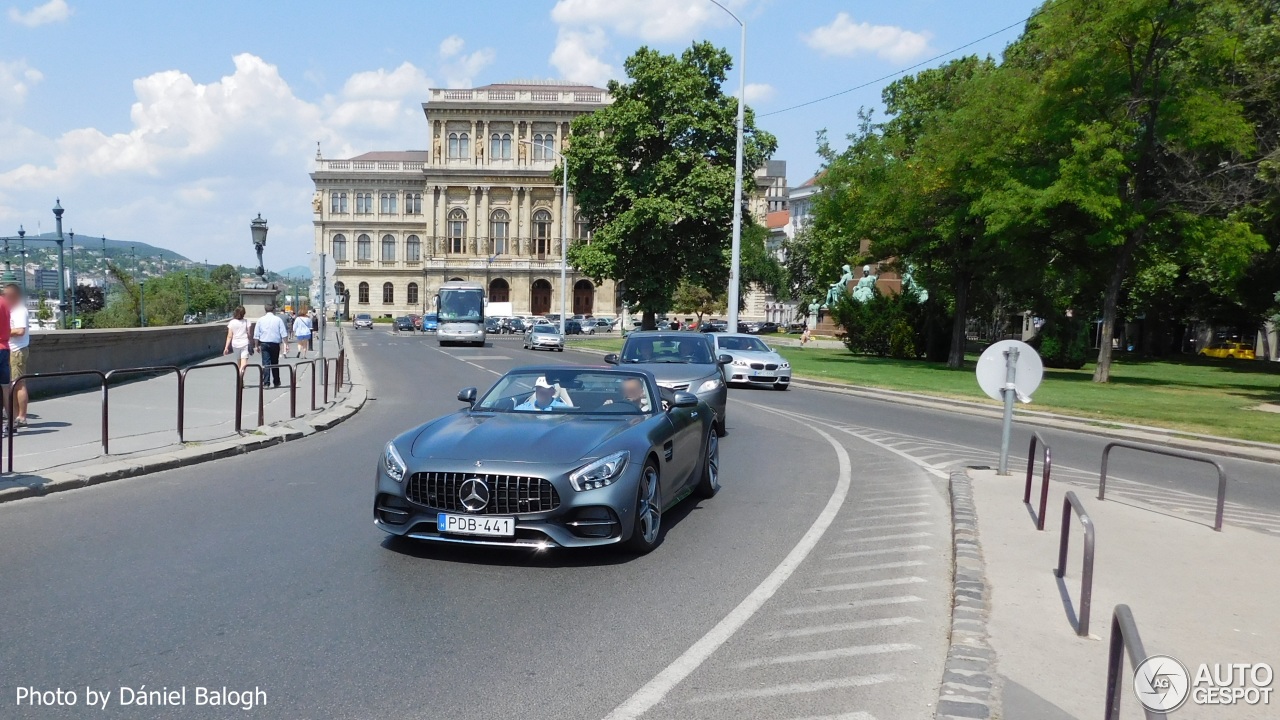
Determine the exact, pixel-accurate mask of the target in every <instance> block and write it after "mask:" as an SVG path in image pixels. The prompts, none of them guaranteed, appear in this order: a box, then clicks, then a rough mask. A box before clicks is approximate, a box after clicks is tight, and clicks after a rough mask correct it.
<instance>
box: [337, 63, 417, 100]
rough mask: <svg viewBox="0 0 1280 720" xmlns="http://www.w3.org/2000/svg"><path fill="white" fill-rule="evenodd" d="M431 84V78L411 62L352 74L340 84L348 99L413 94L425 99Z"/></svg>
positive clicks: (343, 94)
mask: <svg viewBox="0 0 1280 720" xmlns="http://www.w3.org/2000/svg"><path fill="white" fill-rule="evenodd" d="M431 85H432V81H431V78H429V77H427V74H426V73H425V72H423V71H422V70H420V69H419V68H417V67H415V66H414V65H413V63H410V62H404V63H402V64H401V65H400V67H398V68H396V69H395V70H392V71H391V72H387V71H386V70H385V69H382V68H379V69H377V70H370V71H367V72H358V73H356V74H355V75H352V76H351V77H349V78H347V82H346V84H344V85H343V86H342V96H343V97H344V98H347V99H350V100H362V99H370V98H372V99H379V100H386V99H389V98H391V99H399V98H404V97H408V96H413V95H417V96H420V97H422V99H426V96H427V92H428V91H429V90H430V89H431Z"/></svg>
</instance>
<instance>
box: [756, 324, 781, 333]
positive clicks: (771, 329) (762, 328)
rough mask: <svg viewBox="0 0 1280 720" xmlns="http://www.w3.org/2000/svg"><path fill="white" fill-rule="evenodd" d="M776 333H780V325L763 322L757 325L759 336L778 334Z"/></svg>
mask: <svg viewBox="0 0 1280 720" xmlns="http://www.w3.org/2000/svg"><path fill="white" fill-rule="evenodd" d="M776 332H778V323H775V322H762V323H758V324H757V325H756V334H757V335H768V334H770V333H776Z"/></svg>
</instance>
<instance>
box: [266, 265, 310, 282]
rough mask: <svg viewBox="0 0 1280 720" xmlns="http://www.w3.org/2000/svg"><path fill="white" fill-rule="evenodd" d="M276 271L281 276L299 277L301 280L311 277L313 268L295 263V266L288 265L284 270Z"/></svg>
mask: <svg viewBox="0 0 1280 720" xmlns="http://www.w3.org/2000/svg"><path fill="white" fill-rule="evenodd" d="M274 272H275V274H277V275H279V276H281V277H287V278H299V279H301V280H310V279H311V268H309V267H307V266H306V265H294V266H293V267H287V268H284V269H283V270H276V271H274Z"/></svg>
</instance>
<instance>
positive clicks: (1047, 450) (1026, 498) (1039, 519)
mask: <svg viewBox="0 0 1280 720" xmlns="http://www.w3.org/2000/svg"><path fill="white" fill-rule="evenodd" d="M1036 443H1039V444H1040V446H1041V447H1042V448H1043V455H1044V461H1043V462H1042V463H1041V464H1042V466H1043V468H1044V469H1043V471H1042V478H1041V480H1040V513H1039V514H1038V515H1036V529H1037V530H1044V513H1045V509H1046V508H1047V507H1048V504H1049V474H1050V473H1052V472H1053V448H1051V447H1049V443H1048V442H1046V441H1045V439H1044V438H1043V437H1041V435H1040V433H1038V432H1035V431H1034V430H1033V431H1032V432H1031V447H1030V449H1029V450H1027V486H1026V488H1024V489H1023V491H1022V502H1024V503H1026V504H1027V505H1028V506H1030V505H1031V476H1032V475H1033V474H1035V469H1036Z"/></svg>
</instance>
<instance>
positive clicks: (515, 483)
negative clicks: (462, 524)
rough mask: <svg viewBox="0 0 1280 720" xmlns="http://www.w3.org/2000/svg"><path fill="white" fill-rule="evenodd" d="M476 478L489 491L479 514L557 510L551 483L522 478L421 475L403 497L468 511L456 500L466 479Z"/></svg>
mask: <svg viewBox="0 0 1280 720" xmlns="http://www.w3.org/2000/svg"><path fill="white" fill-rule="evenodd" d="M471 478H478V479H480V480H483V481H484V484H485V485H486V486H487V487H488V488H489V504H488V505H486V506H485V507H484V509H483V510H481V511H480V512H479V513H476V514H478V515H518V514H521V513H540V512H548V511H551V510H555V509H556V508H558V507H560V494H559V493H557V492H556V488H555V486H554V485H552V484H551V482H550V481H548V480H545V479H543V478H535V477H525V476H523V475H484V474H477V473H447V472H421V473H414V474H413V475H412V476H410V477H409V482H408V485H406V487H405V497H407V498H409V501H410V502H414V503H417V504H418V505H425V506H427V507H429V508H434V509H436V510H444V511H445V512H463V513H465V512H468V510H467V509H466V508H464V507H463V506H462V501H461V499H460V498H459V497H458V488H459V487H460V486H461V485H462V483H463V482H465V481H466V480H470V479H471Z"/></svg>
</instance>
